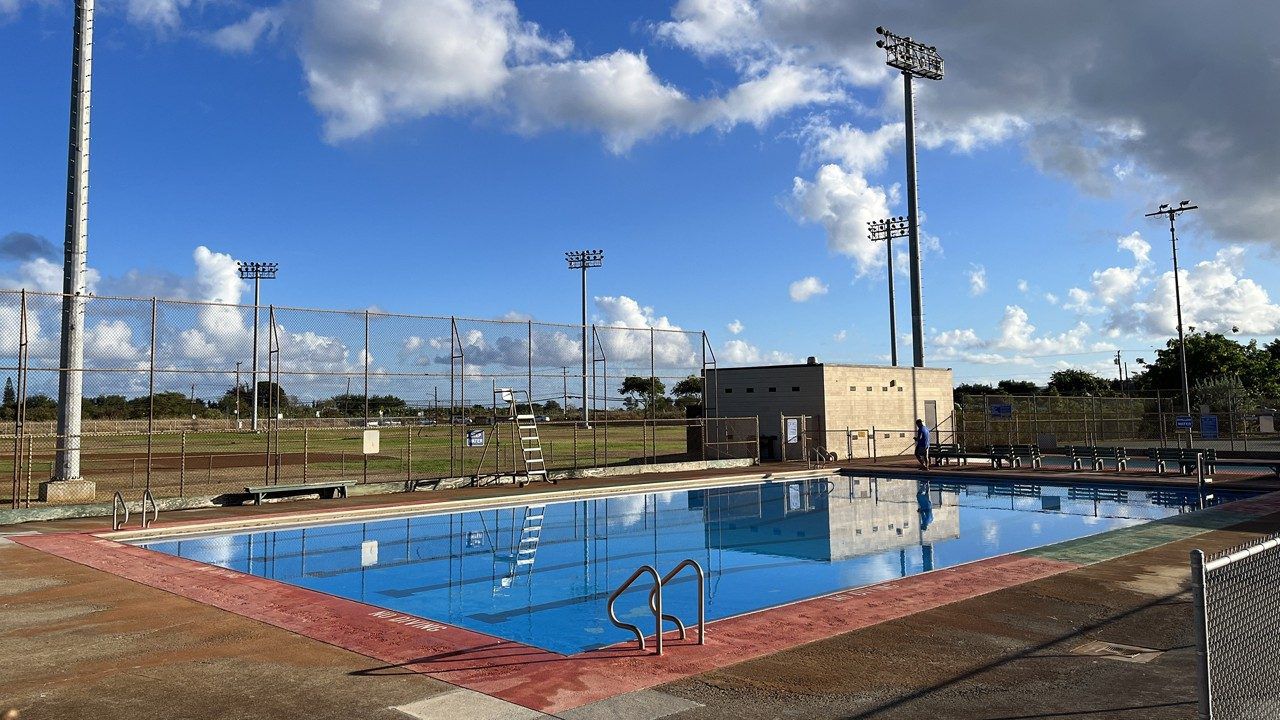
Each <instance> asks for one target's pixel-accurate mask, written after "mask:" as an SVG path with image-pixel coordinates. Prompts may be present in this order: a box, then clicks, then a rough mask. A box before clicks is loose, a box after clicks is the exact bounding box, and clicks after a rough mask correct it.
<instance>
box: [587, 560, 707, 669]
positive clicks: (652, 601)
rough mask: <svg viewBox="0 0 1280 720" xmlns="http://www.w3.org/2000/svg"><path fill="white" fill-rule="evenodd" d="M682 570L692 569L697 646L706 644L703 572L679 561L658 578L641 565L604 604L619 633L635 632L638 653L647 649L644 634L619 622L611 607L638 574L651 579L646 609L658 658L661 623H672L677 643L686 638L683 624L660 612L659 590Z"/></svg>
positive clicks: (690, 562) (694, 562)
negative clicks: (650, 616) (695, 583)
mask: <svg viewBox="0 0 1280 720" xmlns="http://www.w3.org/2000/svg"><path fill="white" fill-rule="evenodd" d="M685 568H693V571H694V573H696V574H697V576H698V644H699V645H706V644H707V576H706V573H704V572H703V571H702V566H701V565H699V564H698V561H697V560H694V559H693V558H687V559H685V560H682V561H680V563H679V564H677V565H676V566H675V567H674V568H671V571H670V572H668V573H667V574H666V575H659V574H658V571H657V570H656V569H655V568H654V567H653V566H652V565H641V566H640V567H638V568H636V571H635V572H633V573H631V577H628V578H627V579H626V580H625V581H623V583H622V584H621V585H619V586H618V589H617V590H614V591H613V594H612V595H610V596H609V603H608V605H607V609H608V612H609V621H610V622H612V623H613V624H614V625H615V626H617V627H620V628H622V629H623V630H630V631H631V632H633V633H635V635H636V641H637V642H639V643H640V649H641V650H645V649H647V646H646V644H645V637H644V631H642V630H641V629H640V626H639V625H635V624H633V623H628V622H623V621H621V620H619V619H618V615H617V613H616V612H615V611H614V604H615V603H616V602H617V600H618V598H619V597H621V596H622V593H624V592H626V591H627V588H629V587H631V584H632V583H634V582H635V581H636V580H638V579H640V576H641V575H646V574H647V575H650V576H651V577H653V589H652V590H650V591H649V610H650V612H652V613H653V620H654V633H653V634H654V646H655V649H656V650H657V654H658V655H661V654H662V623H663V621H667V620H669V621H671V622H672V623H675V626H676V629H677V630H679V631H680V639H681V640H684V639H685V637H686V630H685V626H684V623H683V622H681V621H680V618H678V617H676V616H675V615H669V614H667V613H664V612H662V589H663V588H664V587H665V586H666V585H667V583H669V582H671V580H672V579H673V578H675V576H677V575H679V574H680V571H681V570H684V569H685Z"/></svg>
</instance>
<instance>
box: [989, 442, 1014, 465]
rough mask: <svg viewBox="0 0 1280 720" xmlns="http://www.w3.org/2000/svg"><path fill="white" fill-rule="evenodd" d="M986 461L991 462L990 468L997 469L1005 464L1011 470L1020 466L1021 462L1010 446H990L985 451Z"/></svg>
mask: <svg viewBox="0 0 1280 720" xmlns="http://www.w3.org/2000/svg"><path fill="white" fill-rule="evenodd" d="M987 459H988V460H990V461H991V467H993V468H997V469H999V468H1001V467H1003V465H1004V463H1006V462H1007V463H1009V467H1011V468H1016V467H1021V466H1022V461H1021V460H1020V459H1018V455H1017V453H1015V452H1014V451H1013V446H1012V445H992V446H991V447H990V448H988V449H987Z"/></svg>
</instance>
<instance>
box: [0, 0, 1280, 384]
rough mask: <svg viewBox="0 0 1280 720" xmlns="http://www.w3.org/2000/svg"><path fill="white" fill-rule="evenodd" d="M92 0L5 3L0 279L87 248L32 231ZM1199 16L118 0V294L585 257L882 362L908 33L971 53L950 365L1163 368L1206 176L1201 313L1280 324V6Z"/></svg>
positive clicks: (295, 294) (1033, 10)
mask: <svg viewBox="0 0 1280 720" xmlns="http://www.w3.org/2000/svg"><path fill="white" fill-rule="evenodd" d="M67 5H69V3H54V2H45V1H42V0H0V66H2V67H5V68H9V71H7V72H3V73H0V108H3V110H2V111H0V138H3V142H0V167H3V168H4V169H5V170H6V172H4V173H2V174H0V237H3V238H4V241H5V243H6V244H5V245H4V246H0V282H3V284H4V286H5V287H20V286H22V287H30V288H42V287H43V288H45V289H54V288H53V287H50V285H51V284H52V285H53V286H56V285H57V278H56V274H51V273H50V271H49V268H50V266H49V263H53V264H54V265H56V264H58V263H60V257H58V256H56V254H55V255H54V256H52V257H44V258H42V257H41V256H40V253H38V252H31V251H29V250H24V249H21V248H18V247H17V245H12V244H13V243H16V242H17V241H16V240H15V238H17V237H25V236H26V235H25V234H30V235H35V236H40V237H43V238H47V239H48V240H49V241H51V243H52V246H53V247H54V248H56V249H60V247H61V241H62V226H63V201H64V200H63V198H64V192H65V162H66V160H65V158H66V132H67V131H66V116H67V92H68V74H69V68H68V63H69V50H70V42H71V35H70V33H71V21H72V17H71V11H70V9H69V8H68V7H66V6H67ZM1178 5H1179V4H1177V3H1175V4H1174V5H1173V6H1171V5H1168V4H1163V3H1162V4H1159V5H1158V8H1159V11H1158V14H1159V15H1161V16H1168V17H1175V16H1176V17H1178V18H1179V19H1178V20H1176V21H1169V22H1165V23H1163V24H1162V27H1160V28H1158V30H1159V32H1155V31H1153V30H1152V29H1151V28H1150V27H1148V26H1149V25H1150V23H1148V22H1147V21H1146V20H1145V19H1144V17H1149V16H1144V12H1147V11H1149V10H1150V11H1152V12H1155V11H1154V10H1153V7H1156V6H1152V7H1147V8H1145V9H1144V7H1143V4H1142V3H1135V4H1134V5H1133V7H1131V8H1126V9H1125V11H1124V12H1118V13H1115V14H1113V15H1108V14H1107V13H1108V12H1109V7H1110V6H1109V5H1106V4H1103V3H1082V4H1081V5H1080V8H1079V11H1078V12H1075V13H1073V16H1072V17H1070V18H1062V17H1058V16H1057V12H1056V11H1055V10H1054V9H1053V6H1052V5H1046V4H1037V3H984V4H980V5H969V6H964V7H959V6H955V5H953V4H947V3H912V4H899V5H890V4H884V3H862V2H851V3H839V4H825V3H808V2H799V3H796V2H789V3H784V2H780V1H779V0H758V1H755V0H681V1H680V2H650V3H628V4H623V5H619V4H614V3H568V2H542V3H528V2H514V3H512V2H509V1H508V0H488V1H487V2H480V1H479V0H474V1H473V0H383V2H381V3H367V4H358V3H341V2H336V0H334V1H330V0H290V1H289V2H285V3H282V4H265V3H253V4H251V3H246V2H239V1H238V0H219V1H217V2H214V1H212V0H210V1H205V2H201V1H199V0H195V1H193V0H115V1H114V2H101V3H99V8H98V18H97V25H96V28H95V37H96V49H95V74H94V86H93V89H94V103H93V106H94V107H93V143H92V153H93V159H92V164H91V187H92V189H91V195H90V206H91V211H90V246H89V247H90V249H89V262H90V265H91V266H92V267H93V268H94V270H95V271H96V273H97V274H98V276H99V278H100V279H99V280H98V281H97V285H96V286H95V288H94V289H95V291H96V292H98V293H100V294H110V293H118V294H141V295H150V294H152V293H156V294H160V295H178V296H183V297H195V298H200V299H219V300H223V301H237V300H245V301H247V300H248V295H241V294H240V293H242V292H243V288H242V287H241V286H240V285H239V284H238V283H237V282H235V281H234V279H228V278H223V279H222V280H220V281H214V282H209V281H205V282H195V281H194V280H193V278H196V277H201V276H203V277H205V278H206V279H207V278H208V277H210V273H211V272H213V271H212V270H211V269H210V267H209V266H207V265H200V263H201V262H202V261H201V259H200V258H205V261H204V262H206V263H207V262H209V261H208V258H209V257H215V258H216V257H217V255H218V254H225V255H228V256H230V257H231V258H235V259H245V260H248V259H268V260H276V261H278V262H279V263H280V264H281V273H280V278H279V279H278V280H276V281H273V282H272V283H271V284H270V285H269V286H267V288H266V301H268V302H276V303H280V304H287V305H294V306H315V307H334V308H366V307H370V306H373V307H377V308H381V309H384V310H388V311H395V312H409V313H423V314H437V315H440V314H442V315H449V314H456V315H461V316H472V317H500V316H504V315H507V314H512V313H514V314H517V315H522V316H524V315H527V316H532V317H534V318H536V319H539V320H547V321H561V322H574V321H575V320H576V318H577V316H578V301H579V295H578V287H577V284H576V283H577V278H576V276H575V275H573V274H571V273H570V272H569V271H568V270H567V269H566V268H565V264H564V260H563V255H562V253H563V251H565V250H569V249H576V248H603V249H604V250H605V251H606V262H605V266H604V268H603V269H601V270H598V271H593V272H592V275H591V278H590V279H591V292H592V295H593V296H606V297H611V298H617V297H620V296H625V297H628V298H632V299H634V300H635V301H636V303H638V305H639V308H648V310H641V311H640V312H638V313H637V312H635V310H636V308H635V307H633V306H630V305H623V304H620V303H617V302H614V303H608V302H602V303H593V308H592V316H593V318H594V319H596V320H599V321H601V322H619V321H623V320H626V321H628V322H641V323H645V322H651V323H654V324H657V323H659V322H660V320H659V318H662V317H665V318H667V322H669V323H671V324H674V325H677V326H679V327H683V328H687V329H705V330H707V331H708V333H709V334H710V335H711V338H712V341H713V343H714V346H715V348H716V350H717V354H718V355H720V357H721V359H722V361H726V362H738V363H755V362H769V361H775V360H789V359H801V360H802V359H803V358H804V357H805V356H807V355H817V356H819V357H820V358H822V359H824V360H831V361H854V362H882V361H884V359H885V358H886V357H887V347H886V346H887V338H886V335H887V324H886V317H885V316H886V311H885V304H886V298H885V295H886V292H885V291H886V287H885V277H884V275H885V272H884V267H883V264H882V263H883V257H882V255H883V253H882V250H881V249H880V248H879V247H871V246H869V245H868V244H867V243H866V242H865V240H863V239H862V235H863V233H862V227H863V226H864V224H865V220H866V219H869V218H872V217H878V216H880V215H882V214H885V213H892V214H895V215H896V214H905V212H906V204H905V197H904V195H903V193H902V191H901V189H900V185H901V183H902V182H903V157H902V139H901V126H900V125H899V123H900V122H901V91H900V80H899V79H898V78H897V77H896V76H894V75H892V74H890V73H889V72H888V71H887V70H885V69H884V67H883V57H882V56H881V55H877V53H878V51H877V50H876V49H875V48H874V45H873V44H874V41H875V39H876V36H875V34H874V32H873V29H874V27H875V26H876V25H877V24H884V25H887V26H889V27H891V28H893V29H896V30H899V31H900V32H903V33H912V32H917V33H918V34H919V36H920V37H921V38H924V39H926V41H927V42H936V44H937V45H938V47H939V49H940V51H941V52H942V53H943V55H944V57H945V58H946V59H947V71H948V76H947V78H945V79H944V80H943V81H941V82H940V83H937V84H927V85H926V84H925V83H924V82H923V81H921V85H923V86H922V87H919V89H918V92H917V96H918V104H919V106H920V110H919V111H920V124H921V126H920V136H921V141H922V147H921V150H920V154H919V168H920V171H919V174H920V183H921V190H920V197H921V204H922V208H923V210H924V213H925V222H924V225H923V227H924V230H925V231H926V232H927V233H928V235H929V237H930V238H932V239H931V241H930V243H929V248H928V249H927V250H926V253H925V256H924V278H925V313H926V325H927V338H926V359H927V363H928V364H930V365H944V366H950V367H954V368H956V375H957V379H958V380H988V379H998V378H1003V377H1020V378H1028V379H1034V380H1038V381H1044V380H1046V379H1047V376H1048V374H1049V373H1050V372H1052V371H1053V370H1054V369H1055V368H1057V367H1061V366H1063V365H1067V364H1069V365H1074V366H1083V367H1088V368H1090V369H1093V370H1096V371H1099V372H1108V373H1109V372H1110V371H1109V368H1110V367H1112V366H1111V365H1110V362H1111V356H1112V354H1113V353H1114V351H1115V350H1116V349H1120V350H1123V351H1125V353H1126V356H1127V357H1128V358H1130V359H1132V358H1133V357H1135V356H1137V355H1143V354H1150V353H1151V348H1152V347H1153V346H1155V345H1163V340H1162V338H1163V337H1167V333H1170V332H1172V326H1173V320H1172V307H1171V304H1170V299H1169V295H1170V292H1169V277H1168V275H1167V272H1168V269H1169V245H1168V236H1167V228H1166V227H1165V226H1163V225H1162V224H1160V223H1159V222H1157V221H1153V220H1149V219H1146V218H1143V217H1142V214H1143V213H1144V212H1149V211H1150V210H1153V209H1154V208H1155V205H1157V204H1158V203H1160V202H1166V201H1169V200H1173V201H1177V200H1180V199H1182V198H1183V197H1187V198H1190V199H1192V200H1194V201H1196V202H1198V203H1199V204H1200V205H1201V206H1202V207H1203V208H1204V210H1202V211H1200V213H1199V214H1198V215H1196V214H1189V215H1186V216H1184V221H1183V223H1182V225H1181V235H1182V244H1181V245H1180V250H1181V257H1180V259H1181V260H1182V262H1183V265H1184V267H1186V268H1188V271H1187V274H1185V275H1184V276H1183V282H1184V287H1183V291H1184V296H1186V295H1188V293H1189V297H1184V301H1185V302H1186V303H1187V307H1188V310H1189V313H1188V315H1189V316H1188V319H1187V324H1189V325H1199V327H1201V328H1203V329H1211V330H1219V331H1222V330H1229V329H1230V328H1231V327H1233V326H1234V327H1237V328H1240V333H1239V334H1238V337H1241V338H1245V337H1258V338H1270V337H1274V336H1275V335H1276V334H1277V333H1280V307H1278V306H1277V305H1276V301H1275V295H1276V294H1277V292H1280V287H1277V285H1278V283H1277V279H1278V278H1280V273H1277V269H1278V267H1277V261H1276V258H1275V248H1276V246H1277V241H1278V240H1280V238H1278V237H1277V235H1276V233H1275V231H1274V228H1275V227H1277V226H1280V225H1278V224H1277V220H1280V206H1278V205H1277V204H1276V201H1275V197H1277V192H1280V173H1276V172H1275V169H1274V168H1275V167H1277V164H1276V162H1273V161H1277V160H1280V157H1277V156H1278V155H1280V150H1277V143H1276V142H1275V141H1274V139H1273V138H1271V136H1270V132H1271V130H1268V129H1267V128H1268V127H1269V128H1274V127H1275V126H1276V121H1277V120H1280V97H1278V95H1277V92H1278V91H1277V90H1276V88H1277V87H1278V86H1280V82H1277V81H1280V48H1278V46H1277V44H1276V41H1275V40H1273V39H1271V38H1268V37H1266V33H1264V32H1261V31H1258V30H1255V29H1254V28H1259V27H1275V22H1274V21H1275V20H1277V19H1280V18H1277V17H1276V15H1277V12H1276V11H1275V10H1274V9H1272V8H1264V7H1262V6H1261V5H1260V4H1259V5H1253V4H1249V5H1243V6H1240V7H1238V8H1236V9H1237V11H1238V12H1236V13H1234V14H1233V17H1231V18H1219V17H1217V16H1216V15H1214V14H1213V13H1211V12H1208V11H1203V10H1199V9H1197V6H1195V5H1191V4H1185V7H1184V8H1182V11H1180V10H1179V8H1178V7H1177V6H1178ZM837 6H838V7H837ZM359 8H365V9H363V10H362V9H359ZM368 8H376V9H368ZM1197 13H1200V15H1199V16H1198V15H1197ZM1103 17H1106V18H1107V20H1106V22H1105V23H1102V25H1105V29H1103V30H1099V29H1098V28H1099V23H1100V22H1101V18H1103ZM1223 33H1226V34H1228V35H1230V36H1232V37H1235V38H1237V42H1238V47H1237V49H1236V50H1234V51H1233V57H1224V56H1226V53H1225V51H1223V50H1221V48H1220V46H1219V45H1217V44H1216V43H1215V42H1213V41H1212V39H1211V37H1209V36H1212V35H1214V34H1218V35H1221V34H1223ZM1100 36H1101V37H1100ZM1002 37H1003V38H1008V37H1016V40H1014V41H1012V42H1000V43H996V42H994V41H993V38H1002ZM1236 55H1238V56H1239V57H1234V56H1236ZM1237 63H1239V64H1241V65H1244V66H1248V67H1249V68H1251V70H1250V73H1251V75H1252V77H1251V78H1249V77H1248V75H1247V74H1246V73H1243V72H1235V69H1236V68H1237V65H1236V64H1237ZM15 70H16V71H15ZM1172 78H1178V82H1177V83H1175V84H1174V85H1172V86H1171V85H1170V83H1171V79H1172ZM1233 108H1234V111H1233ZM1246 108H1247V109H1248V112H1243V110H1245V109H1246ZM1135 233H1137V234H1136V235H1135ZM15 234H17V235H15ZM899 246H900V247H901V248H902V249H905V242H901V243H899ZM22 247H23V248H27V247H28V245H22ZM199 247H205V248H207V249H208V250H209V251H212V253H205V254H203V255H200V256H197V255H196V250H197V248H199ZM41 262H43V263H44V264H43V265H41V264H40V263H41ZM215 264H217V263H215ZM895 265H896V268H897V269H898V270H900V271H902V272H905V268H906V263H905V257H903V258H900V260H899V261H898V262H896V263H895ZM218 267H221V268H223V270H224V271H225V268H226V267H227V265H226V263H222V264H221V265H218ZM224 274H225V273H224ZM898 279H899V282H898V290H899V304H898V326H899V330H900V332H901V333H909V330H910V304H909V300H908V293H907V283H906V278H905V275H902V274H900V275H899V278H898ZM512 288H516V289H515V290H513V289H512ZM620 308H621V309H620ZM627 308H630V311H628V310H627ZM735 330H736V332H735ZM899 352H900V356H901V357H904V358H910V340H909V338H905V337H904V338H903V339H901V340H900V342H899Z"/></svg>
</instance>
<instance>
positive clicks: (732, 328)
mask: <svg viewBox="0 0 1280 720" xmlns="http://www.w3.org/2000/svg"><path fill="white" fill-rule="evenodd" d="M724 327H725V329H726V330H728V331H729V334H731V335H738V334H740V333H741V332H742V331H743V330H745V329H746V326H745V325H743V324H742V321H741V320H734V321H733V322H731V323H729V324H728V325H725V326H724Z"/></svg>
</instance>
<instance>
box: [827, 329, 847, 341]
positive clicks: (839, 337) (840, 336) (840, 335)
mask: <svg viewBox="0 0 1280 720" xmlns="http://www.w3.org/2000/svg"><path fill="white" fill-rule="evenodd" d="M848 336H849V331H847V330H837V331H836V333H835V334H834V335H832V336H831V339H832V340H835V341H836V342H844V339H845V338H846V337H848Z"/></svg>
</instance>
